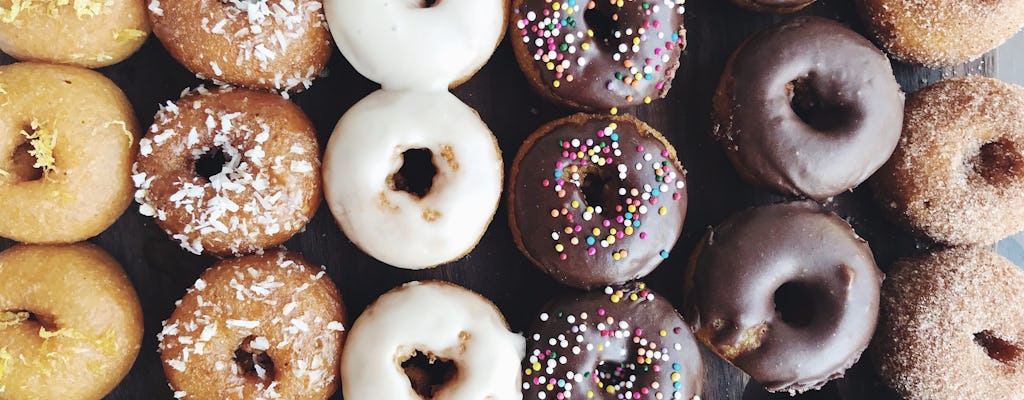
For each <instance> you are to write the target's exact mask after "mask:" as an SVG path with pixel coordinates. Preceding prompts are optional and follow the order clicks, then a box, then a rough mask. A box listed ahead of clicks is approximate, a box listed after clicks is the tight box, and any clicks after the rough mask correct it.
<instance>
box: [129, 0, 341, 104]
mask: <svg viewBox="0 0 1024 400" xmlns="http://www.w3.org/2000/svg"><path fill="white" fill-rule="evenodd" d="M148 3H149V17H150V19H151V20H152V21H153V34H154V35H156V37H157V38H158V39H160V42H161V43H163V45H164V47H166V48H167V52H168V53H170V54H171V56H172V57H174V59H176V60H178V62H180V63H181V64H182V65H184V66H185V68H188V69H189V70H190V71H192V72H194V73H196V74H197V75H199V77H200V78H203V79H213V80H214V81H216V82H218V83H219V82H226V83H231V84H235V85H240V86H247V87H251V88H258V89H274V90H279V91H285V92H287V91H296V90H301V89H308V88H309V87H310V86H311V85H312V84H313V79H314V78H316V77H317V76H318V75H320V73H321V72H322V71H323V69H324V67H325V66H326V65H327V60H328V59H329V58H330V56H331V35H330V33H329V32H328V31H327V23H326V21H325V19H324V13H323V3H322V2H321V1H320V0H286V1H280V2H278V1H266V0H262V1H249V0H187V1H185V0H175V1H163V2H161V1H160V0H148ZM285 95H286V96H287V93H286V94H285Z"/></svg>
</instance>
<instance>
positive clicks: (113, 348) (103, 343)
mask: <svg viewBox="0 0 1024 400" xmlns="http://www.w3.org/2000/svg"><path fill="white" fill-rule="evenodd" d="M95 344H96V347H97V348H98V349H100V351H102V352H103V353H105V354H117V351H118V350H120V349H119V348H118V347H119V346H118V345H117V333H116V332H114V330H113V329H110V330H107V331H106V332H105V333H103V337H100V338H99V339H96V341H95Z"/></svg>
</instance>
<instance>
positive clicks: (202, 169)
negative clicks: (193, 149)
mask: <svg viewBox="0 0 1024 400" xmlns="http://www.w3.org/2000/svg"><path fill="white" fill-rule="evenodd" d="M227 164H228V159H227V156H225V155H224V152H223V151H221V150H220V149H219V148H218V149H214V150H211V151H208V152H206V154H203V155H201V156H199V158H198V159H196V167H195V168H196V175H199V176H201V177H203V178H204V179H206V180H210V178H211V177H213V176H214V175H217V174H219V173H221V171H223V170H224V166H226V165H227Z"/></svg>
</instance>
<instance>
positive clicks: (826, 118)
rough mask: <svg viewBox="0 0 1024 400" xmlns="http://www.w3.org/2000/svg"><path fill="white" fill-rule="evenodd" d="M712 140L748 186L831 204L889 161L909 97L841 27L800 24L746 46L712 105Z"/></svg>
mask: <svg viewBox="0 0 1024 400" xmlns="http://www.w3.org/2000/svg"><path fill="white" fill-rule="evenodd" d="M713 118H714V126H713V129H714V135H715V137H716V139H718V141H719V142H721V144H722V146H723V147H724V148H725V151H726V153H727V154H728V156H729V160H730V161H732V164H733V166H735V167H736V170H737V171H738V172H739V173H740V175H741V176H742V177H743V178H744V179H746V180H747V181H749V182H751V183H753V184H756V185H760V186H765V187H768V188H771V189H774V190H776V191H779V192H782V193H785V194H792V195H797V196H803V197H807V198H811V199H815V200H819V201H821V200H826V199H829V198H831V197H832V196H834V195H836V194H839V193H842V192H843V191H846V190H849V189H851V188H853V187H855V186H857V185H859V184H860V183H861V182H863V181H864V180H865V179H867V178H868V177H869V176H871V174H872V173H874V172H875V171H876V170H877V169H878V168H879V167H881V166H882V164H883V163H885V160H887V159H888V158H889V155H890V154H892V151H893V148H895V147H896V142H897V141H898V140H899V137H900V126H901V123H902V121H903V119H902V118H903V94H902V92H900V86H899V84H898V83H896V78H895V77H894V76H893V72H892V67H891V66H890V65H889V60H887V59H886V58H885V55H884V54H882V52H880V51H879V50H878V49H876V48H875V47H874V45H872V44H871V42H869V41H867V39H864V38H863V37H861V36H860V35H858V34H857V33H855V32H853V31H851V30H849V29H848V28H846V27H844V26H843V25H841V24H839V23H838V22H835V21H831V20H827V19H824V18H819V17H800V18H795V19H792V20H789V21H787V22H785V23H783V24H781V25H776V26H775V27H773V28H770V29H768V30H766V31H764V32H761V33H759V34H756V35H754V36H753V37H751V38H750V39H747V41H746V42H744V44H742V45H740V48H739V49H737V50H736V52H735V53H733V55H732V58H731V59H730V60H729V63H728V64H727V65H726V68H725V73H723V75H722V79H721V81H720V83H719V85H718V92H717V93H716V95H715V99H714V109H713Z"/></svg>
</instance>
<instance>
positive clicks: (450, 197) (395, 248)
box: [324, 90, 504, 269]
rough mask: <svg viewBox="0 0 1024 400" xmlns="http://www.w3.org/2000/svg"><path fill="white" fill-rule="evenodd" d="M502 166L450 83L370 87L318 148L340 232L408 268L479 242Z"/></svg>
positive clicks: (457, 254)
mask: <svg viewBox="0 0 1024 400" xmlns="http://www.w3.org/2000/svg"><path fill="white" fill-rule="evenodd" d="M396 116H400V118H396ZM503 171H504V167H503V164H502V160H501V151H500V150H499V149H498V143H497V140H496V139H495V138H494V135H492V134H491V131H490V130H489V129H488V128H487V125H485V124H484V123H483V121H481V120H480V117H479V116H478V115H477V114H476V111H474V110H473V109H472V108H469V107H468V106H466V105H465V104H462V102H460V101H459V99H457V98H456V97H455V96H453V95H451V94H450V93H448V92H399V91H388V90H380V91H377V92H374V93H371V94H370V95H369V96H367V97H366V98H364V99H363V100H361V101H359V103H356V105H354V106H352V108H350V109H349V110H348V111H347V112H346V113H345V115H343V116H342V117H341V119H340V120H339V121H338V124H337V126H336V127H335V128H334V134H333V135H332V136H331V139H330V141H329V142H328V143H327V150H326V152H325V154H324V187H325V195H326V198H327V204H328V206H329V207H330V209H331V213H333V214H334V218H335V220H336V221H337V222H338V225H339V226H340V227H341V229H342V231H344V233H345V236H347V237H348V239H349V240H351V241H352V242H353V243H355V245H356V246H358V247H359V248H360V249H362V250H363V251H365V252H366V253H368V254H369V255H370V256H372V257H374V258H376V259H378V260H380V261H383V262H385V263H387V264H390V265H393V266H395V267H399V268H406V269H423V268H428V267H432V266H436V265H438V264H442V263H446V262H450V261H455V260H457V259H459V258H462V257H463V256H464V255H466V254H468V253H469V252H470V251H471V250H473V248H474V247H476V244H477V243H478V242H479V241H480V238H481V237H483V234H484V231H485V230H486V229H487V226H488V225H489V224H490V222H491V218H493V217H494V212H495V211H496V210H497V208H498V200H499V199H500V197H501V185H502V173H503Z"/></svg>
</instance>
